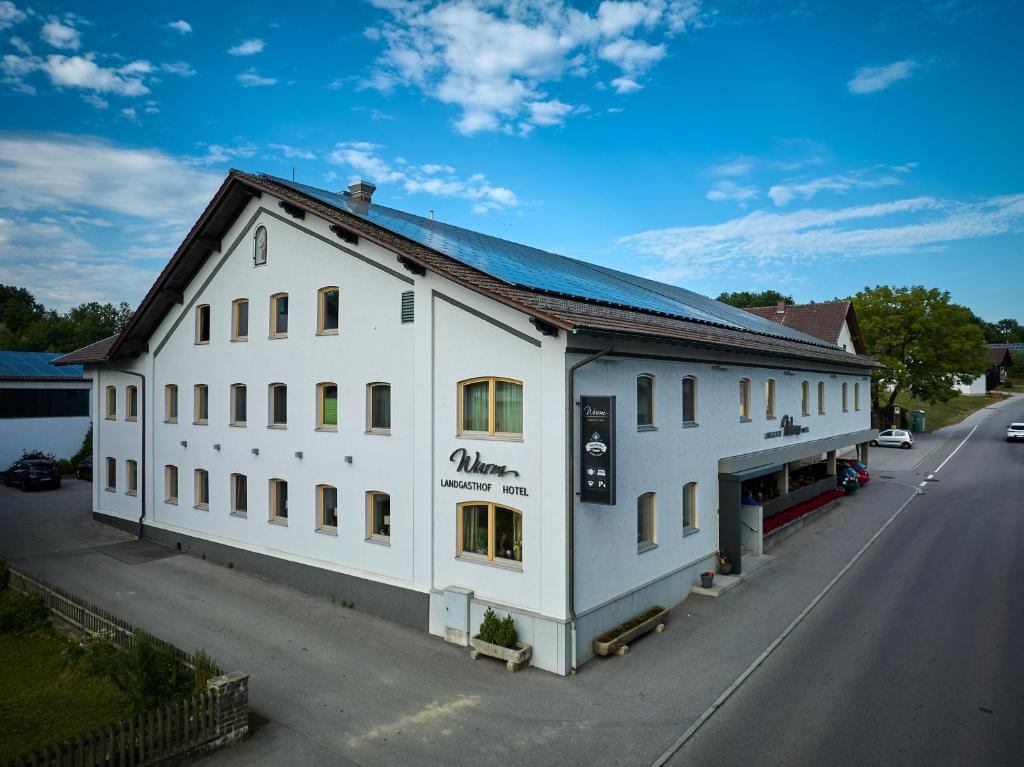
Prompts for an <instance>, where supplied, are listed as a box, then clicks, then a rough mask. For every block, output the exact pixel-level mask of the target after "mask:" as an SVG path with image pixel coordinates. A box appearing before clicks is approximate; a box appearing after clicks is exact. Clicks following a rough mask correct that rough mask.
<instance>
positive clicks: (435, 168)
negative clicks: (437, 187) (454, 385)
mask: <svg viewBox="0 0 1024 767" xmlns="http://www.w3.org/2000/svg"><path fill="white" fill-rule="evenodd" d="M420 170H421V171H423V172H424V173H426V174H427V175H428V176H432V175H433V174H435V173H448V174H451V173H454V172H455V168H453V167H452V166H451V165H437V164H435V163H427V164H426V165H421V166H420Z"/></svg>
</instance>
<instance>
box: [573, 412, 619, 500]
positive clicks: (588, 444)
mask: <svg viewBox="0 0 1024 767" xmlns="http://www.w3.org/2000/svg"><path fill="white" fill-rule="evenodd" d="M580 501H582V502H583V503H602V504H605V505H606V506H614V505H615V397H580Z"/></svg>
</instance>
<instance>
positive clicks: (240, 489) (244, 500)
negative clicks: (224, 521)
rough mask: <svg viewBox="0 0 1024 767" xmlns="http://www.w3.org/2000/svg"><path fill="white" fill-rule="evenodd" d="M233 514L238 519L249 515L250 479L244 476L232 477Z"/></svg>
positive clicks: (233, 475) (234, 475)
mask: <svg viewBox="0 0 1024 767" xmlns="http://www.w3.org/2000/svg"><path fill="white" fill-rule="evenodd" d="M231 513H232V514H234V515H235V516H236V517H244V516H246V515H247V514H248V513H249V478H248V477H246V476H245V475H244V474H237V473H236V474H232V475H231Z"/></svg>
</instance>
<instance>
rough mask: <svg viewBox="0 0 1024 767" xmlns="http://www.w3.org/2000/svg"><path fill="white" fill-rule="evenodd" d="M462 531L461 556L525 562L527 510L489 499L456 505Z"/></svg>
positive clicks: (491, 560) (496, 560)
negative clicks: (524, 538)
mask: <svg viewBox="0 0 1024 767" xmlns="http://www.w3.org/2000/svg"><path fill="white" fill-rule="evenodd" d="M456 510H457V511H456V513H457V516H458V519H457V520H456V524H457V526H458V530H459V536H458V541H457V556H459V557H461V558H463V559H478V560H481V561H487V562H499V563H504V564H518V565H521V564H522V561H523V513H522V512H521V511H519V510H517V509H513V508H510V507H508V506H503V505H501V504H497V503H489V502H487V501H469V502H467V503H460V504H458V505H457V506H456Z"/></svg>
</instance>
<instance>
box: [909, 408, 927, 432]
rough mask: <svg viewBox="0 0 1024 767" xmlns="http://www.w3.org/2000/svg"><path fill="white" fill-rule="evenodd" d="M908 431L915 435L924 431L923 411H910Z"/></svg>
mask: <svg viewBox="0 0 1024 767" xmlns="http://www.w3.org/2000/svg"><path fill="white" fill-rule="evenodd" d="M910 430H911V431H912V432H914V433H915V434H921V433H922V432H923V431H924V411H923V410H911V411H910Z"/></svg>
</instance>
